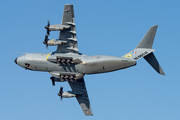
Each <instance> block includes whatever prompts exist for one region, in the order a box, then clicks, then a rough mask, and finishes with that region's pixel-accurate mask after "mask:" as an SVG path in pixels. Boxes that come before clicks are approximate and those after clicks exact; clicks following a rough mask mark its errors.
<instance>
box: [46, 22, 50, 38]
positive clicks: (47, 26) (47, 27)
mask: <svg viewBox="0 0 180 120" xmlns="http://www.w3.org/2000/svg"><path fill="white" fill-rule="evenodd" d="M49 27H50V21H49V20H48V23H47V25H46V26H45V29H46V30H47V34H48V35H50V33H49V32H50V30H49Z"/></svg>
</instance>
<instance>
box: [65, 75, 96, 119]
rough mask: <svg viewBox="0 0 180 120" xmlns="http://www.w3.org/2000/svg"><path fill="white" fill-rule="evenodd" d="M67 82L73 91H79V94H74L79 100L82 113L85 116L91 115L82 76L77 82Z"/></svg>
mask: <svg viewBox="0 0 180 120" xmlns="http://www.w3.org/2000/svg"><path fill="white" fill-rule="evenodd" d="M68 83H69V85H70V87H71V89H72V91H73V92H75V93H80V94H79V95H76V99H77V101H78V102H79V105H80V106H81V108H82V110H83V112H84V114H85V115H86V116H92V115H93V114H92V110H91V106H90V101H89V98H88V94H87V90H86V86H85V82H84V78H82V79H78V80H77V82H71V81H68Z"/></svg>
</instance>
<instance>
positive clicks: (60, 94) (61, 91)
mask: <svg viewBox="0 0 180 120" xmlns="http://www.w3.org/2000/svg"><path fill="white" fill-rule="evenodd" d="M62 94H63V87H62V86H61V87H60V90H59V93H58V95H59V96H61V98H60V100H61V101H62Z"/></svg>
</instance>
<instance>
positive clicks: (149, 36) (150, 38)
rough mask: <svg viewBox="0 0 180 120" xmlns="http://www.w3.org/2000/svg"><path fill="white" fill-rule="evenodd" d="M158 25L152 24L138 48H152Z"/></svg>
mask: <svg viewBox="0 0 180 120" xmlns="http://www.w3.org/2000/svg"><path fill="white" fill-rule="evenodd" d="M157 27H158V25H155V26H152V27H151V28H150V29H149V30H148V32H147V33H146V34H145V36H144V37H143V39H142V40H141V42H140V43H139V44H138V46H137V47H136V48H150V49H151V48H152V45H153V42H154V37H155V35H156V30H157Z"/></svg>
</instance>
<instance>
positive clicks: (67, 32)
mask: <svg viewBox="0 0 180 120" xmlns="http://www.w3.org/2000/svg"><path fill="white" fill-rule="evenodd" d="M61 25H66V26H70V27H69V28H67V29H63V30H61V31H60V33H59V39H60V40H64V41H67V43H65V44H61V45H58V47H57V52H62V53H68V52H72V53H78V46H77V38H76V27H75V21H74V9H73V5H65V6H64V12H63V17H62V22H61Z"/></svg>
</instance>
